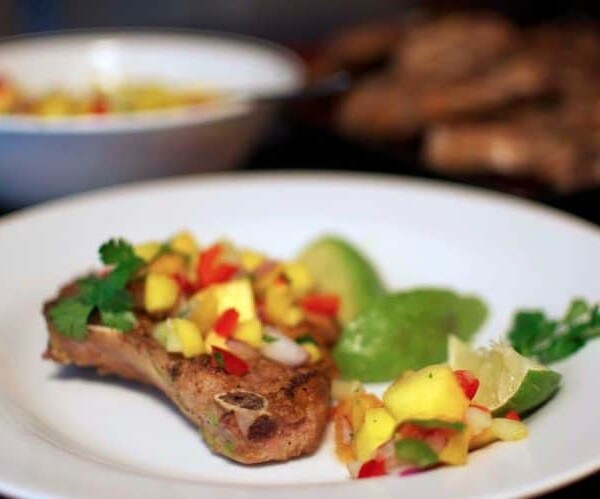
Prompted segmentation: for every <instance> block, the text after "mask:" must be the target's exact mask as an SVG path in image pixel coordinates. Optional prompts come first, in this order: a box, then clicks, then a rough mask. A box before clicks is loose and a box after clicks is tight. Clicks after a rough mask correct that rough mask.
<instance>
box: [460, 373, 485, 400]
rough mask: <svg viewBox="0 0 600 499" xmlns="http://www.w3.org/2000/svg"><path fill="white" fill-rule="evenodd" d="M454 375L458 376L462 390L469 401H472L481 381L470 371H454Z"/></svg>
mask: <svg viewBox="0 0 600 499" xmlns="http://www.w3.org/2000/svg"><path fill="white" fill-rule="evenodd" d="M454 375H455V376H456V380H457V381H458V384H459V385H460V387H461V388H462V390H463V392H464V393H465V395H466V397H467V398H468V399H469V400H472V399H473V397H474V396H475V394H476V393H477V389H478V388H479V380H478V379H477V378H476V377H475V376H473V375H472V374H471V373H470V372H469V371H465V370H463V369H460V370H458V371H454Z"/></svg>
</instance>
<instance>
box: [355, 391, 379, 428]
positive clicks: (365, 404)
mask: <svg viewBox="0 0 600 499" xmlns="http://www.w3.org/2000/svg"><path fill="white" fill-rule="evenodd" d="M378 407H383V404H382V403H381V400H379V399H378V398H377V397H376V396H375V395H372V394H370V393H361V394H359V395H357V396H356V397H353V398H352V399H350V417H349V419H350V424H351V425H352V428H353V429H354V431H356V430H358V429H359V428H360V427H361V426H362V424H363V421H364V420H365V414H366V412H367V409H373V408H378Z"/></svg>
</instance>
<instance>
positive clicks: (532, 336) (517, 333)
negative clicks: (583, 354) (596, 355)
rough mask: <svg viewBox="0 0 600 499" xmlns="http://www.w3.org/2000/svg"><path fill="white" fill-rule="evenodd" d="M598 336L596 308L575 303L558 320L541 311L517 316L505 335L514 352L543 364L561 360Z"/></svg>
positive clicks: (599, 323)
mask: <svg viewBox="0 0 600 499" xmlns="http://www.w3.org/2000/svg"><path fill="white" fill-rule="evenodd" d="M599 336H600V310H599V306H598V304H596V305H591V304H588V303H587V302H586V301H585V300H581V299H575V300H573V301H572V302H571V304H570V305H569V308H568V309H567V312H566V313H565V315H564V316H563V317H562V318H561V319H560V320H553V319H549V318H548V317H547V316H546V314H544V312H542V311H540V310H524V311H520V312H517V313H516V314H515V317H514V319H513V324H512V327H511V329H510V331H509V333H508V339H509V340H510V342H511V344H512V346H513V347H514V349H515V350H516V351H517V352H519V353H520V354H522V355H525V356H526V357H533V358H536V359H537V360H539V361H540V362H542V363H544V364H549V363H551V362H556V361H558V360H562V359H564V358H566V357H568V356H569V355H571V354H573V353H575V352H577V351H578V350H579V349H580V348H582V347H583V346H584V345H585V344H586V343H587V342H588V341H589V340H591V339H592V338H597V337H599Z"/></svg>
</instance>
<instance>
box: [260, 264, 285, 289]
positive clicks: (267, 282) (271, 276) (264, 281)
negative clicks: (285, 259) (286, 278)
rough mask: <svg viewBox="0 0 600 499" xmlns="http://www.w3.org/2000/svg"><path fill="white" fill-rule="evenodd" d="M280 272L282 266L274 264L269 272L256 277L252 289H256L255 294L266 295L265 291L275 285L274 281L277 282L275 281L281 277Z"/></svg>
mask: <svg viewBox="0 0 600 499" xmlns="http://www.w3.org/2000/svg"><path fill="white" fill-rule="evenodd" d="M282 271H283V267H282V265H281V264H276V265H274V266H273V268H272V269H271V270H269V271H268V272H265V273H262V274H261V275H260V276H258V277H257V278H256V280H255V281H254V288H255V289H256V291H257V293H259V294H264V293H266V292H267V290H268V289H269V288H271V286H273V284H275V281H277V279H278V278H279V277H280V276H281V272H282Z"/></svg>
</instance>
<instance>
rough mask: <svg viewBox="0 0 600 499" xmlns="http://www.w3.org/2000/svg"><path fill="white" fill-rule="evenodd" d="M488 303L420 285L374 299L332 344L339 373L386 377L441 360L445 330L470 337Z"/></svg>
mask: <svg viewBox="0 0 600 499" xmlns="http://www.w3.org/2000/svg"><path fill="white" fill-rule="evenodd" d="M486 316H487V307H486V305H485V303H484V302H483V301H481V300H480V299H479V298H477V297H475V296H461V295H458V294H456V293H455V292H453V291H450V290H445V289H433V288H420V289H413V290H409V291H403V292H397V293H392V294H388V295H385V296H382V297H380V298H378V299H377V300H376V301H375V302H374V303H373V304H372V305H371V306H369V307H368V308H367V309H366V310H365V311H364V312H363V313H361V314H360V315H359V316H357V317H356V318H355V319H354V320H353V321H351V322H350V323H348V325H347V326H346V327H345V328H344V330H343V332H342V335H341V338H340V340H339V342H338V344H337V345H336V347H335V348H334V351H333V358H334V360H335V361H336V363H337V366H338V368H339V370H340V374H341V376H342V378H345V379H359V380H361V381H364V382H379V381H388V380H391V379H394V378H396V377H398V376H399V375H400V374H402V373H403V372H404V371H406V370H408V369H420V368H422V367H425V366H427V365H430V364H436V363H440V362H444V361H446V357H447V342H448V335H450V334H454V335H456V336H458V337H459V338H461V339H463V340H469V339H470V338H471V337H472V336H473V335H474V334H475V333H476V332H477V330H478V329H479V328H480V327H481V325H482V324H483V323H484V321H485V319H486Z"/></svg>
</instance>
